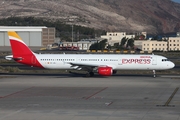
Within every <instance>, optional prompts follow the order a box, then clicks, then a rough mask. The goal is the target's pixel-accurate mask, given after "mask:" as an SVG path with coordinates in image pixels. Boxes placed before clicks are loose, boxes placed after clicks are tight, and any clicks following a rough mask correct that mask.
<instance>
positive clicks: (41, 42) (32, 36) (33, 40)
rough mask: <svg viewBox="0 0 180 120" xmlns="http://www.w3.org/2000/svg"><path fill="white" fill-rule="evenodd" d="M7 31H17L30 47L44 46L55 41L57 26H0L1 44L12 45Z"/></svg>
mask: <svg viewBox="0 0 180 120" xmlns="http://www.w3.org/2000/svg"><path fill="white" fill-rule="evenodd" d="M7 31H16V32H17V33H18V34H19V35H20V37H21V38H22V39H23V41H24V42H25V43H26V44H27V45H28V46H30V47H42V46H44V47H45V46H47V45H49V44H52V43H54V40H55V32H56V31H55V28H48V27H45V26H0V46H10V42H9V38H8V35H7Z"/></svg>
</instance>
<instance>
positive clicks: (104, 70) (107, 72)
mask: <svg viewBox="0 0 180 120" xmlns="http://www.w3.org/2000/svg"><path fill="white" fill-rule="evenodd" d="M97 71H98V74H99V75H102V76H111V75H112V74H113V69H112V67H107V66H106V67H99V68H98V69H97Z"/></svg>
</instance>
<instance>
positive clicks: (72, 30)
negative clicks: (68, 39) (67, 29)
mask: <svg viewBox="0 0 180 120" xmlns="http://www.w3.org/2000/svg"><path fill="white" fill-rule="evenodd" d="M72 42H73V24H72Z"/></svg>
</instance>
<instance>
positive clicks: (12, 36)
mask: <svg viewBox="0 0 180 120" xmlns="http://www.w3.org/2000/svg"><path fill="white" fill-rule="evenodd" d="M8 36H9V40H10V43H11V49H12V53H13V57H22V56H24V55H32V54H33V52H32V51H31V50H30V49H29V47H28V46H27V45H26V44H25V43H24V42H23V41H22V39H21V38H20V37H19V35H18V34H17V33H16V32H14V31H9V32H8Z"/></svg>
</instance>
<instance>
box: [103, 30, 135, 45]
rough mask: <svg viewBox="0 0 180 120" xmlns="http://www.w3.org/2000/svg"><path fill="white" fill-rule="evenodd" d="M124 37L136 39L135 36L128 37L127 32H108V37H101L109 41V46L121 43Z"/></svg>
mask: <svg viewBox="0 0 180 120" xmlns="http://www.w3.org/2000/svg"><path fill="white" fill-rule="evenodd" d="M123 37H126V38H129V39H130V38H134V37H135V35H127V34H126V32H107V33H106V35H103V36H101V38H102V39H107V41H108V44H110V45H114V43H118V42H121V39H122V38H123Z"/></svg>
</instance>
